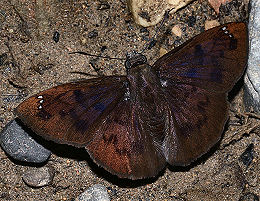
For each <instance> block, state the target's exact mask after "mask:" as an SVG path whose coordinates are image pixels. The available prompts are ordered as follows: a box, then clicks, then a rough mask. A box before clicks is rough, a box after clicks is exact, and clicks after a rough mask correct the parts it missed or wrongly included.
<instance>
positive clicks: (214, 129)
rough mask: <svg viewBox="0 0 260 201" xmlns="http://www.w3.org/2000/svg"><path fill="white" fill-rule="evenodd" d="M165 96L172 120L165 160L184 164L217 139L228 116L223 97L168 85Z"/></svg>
mask: <svg viewBox="0 0 260 201" xmlns="http://www.w3.org/2000/svg"><path fill="white" fill-rule="evenodd" d="M165 94H166V96H167V99H168V101H169V107H170V110H171V113H172V118H173V119H172V124H171V128H172V131H171V132H170V133H169V142H168V144H169V145H168V149H169V151H168V152H169V156H168V160H167V161H168V162H169V163H170V164H171V165H188V164H190V163H191V162H192V161H194V160H195V159H197V158H198V157H199V156H201V155H202V154H204V153H206V152H207V151H208V150H209V149H210V148H211V147H212V146H213V145H214V144H216V143H217V142H218V140H219V139H220V137H221V134H222V132H223V129H224V125H225V122H226V120H227V114H228V106H227V100H226V94H223V93H213V92H208V91H206V90H205V89H201V88H198V87H195V86H190V85H186V84H170V83H169V85H168V87H167V88H166V89H165Z"/></svg>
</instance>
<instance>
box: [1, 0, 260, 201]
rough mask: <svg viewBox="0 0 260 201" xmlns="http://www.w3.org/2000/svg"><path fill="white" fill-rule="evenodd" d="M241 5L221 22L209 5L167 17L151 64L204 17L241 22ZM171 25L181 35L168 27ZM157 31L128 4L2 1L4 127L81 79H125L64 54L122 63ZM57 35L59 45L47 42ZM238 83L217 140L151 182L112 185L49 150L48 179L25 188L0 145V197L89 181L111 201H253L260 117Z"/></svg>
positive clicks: (105, 64) (59, 150)
mask: <svg viewBox="0 0 260 201" xmlns="http://www.w3.org/2000/svg"><path fill="white" fill-rule="evenodd" d="M241 2H244V1H234V2H231V3H230V4H229V6H228V7H226V9H223V10H222V11H221V12H220V15H219V16H217V15H216V14H215V12H214V11H213V9H212V8H211V7H210V6H209V5H208V4H207V1H194V2H193V3H191V4H189V5H188V6H186V7H185V8H183V9H181V10H179V11H178V12H177V13H175V14H173V15H171V17H170V19H169V20H168V22H167V23H165V25H163V27H162V29H161V31H160V34H159V36H158V40H157V43H156V45H155V46H154V47H153V48H152V49H151V50H149V51H147V52H146V53H145V54H146V56H147V58H148V60H149V61H150V64H152V63H153V62H154V61H156V59H158V57H159V52H160V49H162V48H163V49H166V50H167V51H168V50H170V49H172V48H174V47H176V46H178V45H180V44H182V43H183V42H184V41H185V40H187V39H189V38H191V37H192V36H195V35H197V34H199V33H200V32H202V31H203V30H204V25H205V22H206V21H211V20H217V21H219V22H220V23H225V22H231V21H241V20H243V19H245V18H246V16H247V7H243V6H240V3H241ZM107 5H109V6H107ZM176 24H178V25H179V26H180V27H181V30H182V36H181V37H177V36H175V35H172V34H170V32H169V31H168V30H171V27H172V26H173V25H176ZM155 30H156V28H155V27H150V28H142V27H140V26H138V25H136V24H135V23H134V21H133V19H132V17H131V13H130V12H129V9H128V8H127V3H126V1H125V0H122V1H111V0H110V1H105V2H104V1H82V0H79V1H55V0H50V1H43V0H39V1H28V0H23V1H18V0H1V1H0V55H2V54H4V53H7V59H6V61H5V62H4V64H2V65H1V66H0V76H1V80H0V81H1V86H0V87H1V88H0V106H1V107H0V108H1V109H0V126H1V129H3V128H4V126H5V125H6V124H7V123H8V122H9V121H10V120H12V119H13V118H14V117H15V115H14V113H13V109H14V108H15V107H16V106H17V105H18V104H19V103H21V102H22V101H23V100H24V99H25V98H26V97H29V96H30V95H33V94H35V93H37V92H39V91H42V90H43V89H47V88H50V87H53V86H55V85H58V84H60V83H66V82H69V81H75V80H80V79H87V78H90V77H91V76H87V75H86V73H87V74H91V75H112V74H125V68H124V63H123V62H122V61H117V60H108V59H101V58H95V57H86V56H82V55H70V54H68V53H69V52H72V51H85V52H89V53H91V54H96V55H100V54H101V55H103V56H104V55H108V56H110V57H121V58H124V57H125V54H126V52H127V51H129V50H136V51H140V50H142V49H143V47H144V45H145V42H146V41H147V40H148V39H149V37H151V36H152V35H153V34H154V32H155ZM55 31H57V32H59V34H60V38H59V41H58V42H55V41H54V40H53V34H54V32H55ZM71 72H83V73H85V74H79V73H76V74H75V73H71ZM242 85H243V81H240V82H239V83H238V84H237V85H236V86H235V88H234V90H233V91H232V92H231V94H230V96H229V98H230V101H231V104H230V120H229V121H228V123H227V125H226V129H225V132H224V133H223V137H222V139H221V141H220V143H218V144H217V145H216V146H215V147H214V148H213V149H212V150H211V151H210V152H209V153H207V154H206V155H204V156H203V157H201V158H200V159H199V160H197V161H196V162H195V163H193V164H192V165H190V166H189V167H185V168H181V167H167V168H166V169H165V170H164V171H163V172H161V174H160V175H158V177H156V178H153V179H145V180H137V181H131V180H126V179H118V178H117V177H115V176H113V175H111V174H109V173H108V172H106V171H104V170H103V169H102V168H99V167H98V166H97V165H95V164H94V163H93V162H92V160H90V159H89V156H88V155H87V153H86V152H85V151H84V150H82V149H76V148H73V147H69V146H65V145H53V148H52V149H51V151H52V152H53V154H52V155H51V158H50V160H49V161H48V162H47V164H43V165H51V166H52V167H54V169H55V173H56V174H55V177H54V180H53V183H52V184H51V185H49V186H46V187H42V188H31V187H29V186H27V185H26V184H25V183H24V182H23V181H22V174H23V173H24V172H25V171H26V170H28V169H30V168H32V167H33V166H32V165H31V164H30V165H28V164H24V163H21V162H17V161H13V160H11V159H10V157H8V156H7V155H6V154H5V153H4V151H3V150H1V148H0V200H73V199H75V198H76V197H77V196H78V195H79V194H80V193H81V192H83V191H84V190H86V189H87V188H88V187H90V186H92V185H94V184H102V185H104V186H105V187H106V188H107V189H108V193H109V196H110V198H111V200H204V201H205V200H253V199H249V198H252V197H254V196H259V195H260V190H259V172H260V167H259V166H260V165H259V153H260V146H259V144H260V137H259V130H258V129H257V124H259V121H258V120H259V119H258V116H255V115H253V114H248V113H245V111H244V106H243V101H242V97H243V90H242ZM250 144H253V145H254V146H253V151H252V153H253V160H252V162H251V163H250V165H248V166H246V165H244V163H243V162H242V160H241V154H242V153H243V152H244V151H245V150H246V148H247V147H248V146H249V145H250ZM250 196H251V197H250ZM258 199H259V198H258Z"/></svg>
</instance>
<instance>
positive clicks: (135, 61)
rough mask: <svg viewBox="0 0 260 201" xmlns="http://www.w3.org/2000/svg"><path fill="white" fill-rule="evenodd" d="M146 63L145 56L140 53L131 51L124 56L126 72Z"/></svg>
mask: <svg viewBox="0 0 260 201" xmlns="http://www.w3.org/2000/svg"><path fill="white" fill-rule="evenodd" d="M146 63H147V59H146V56H144V55H142V54H140V53H137V52H135V51H133V52H130V53H127V54H126V62H125V67H126V69H127V70H129V69H131V68H134V67H136V66H139V65H142V64H146Z"/></svg>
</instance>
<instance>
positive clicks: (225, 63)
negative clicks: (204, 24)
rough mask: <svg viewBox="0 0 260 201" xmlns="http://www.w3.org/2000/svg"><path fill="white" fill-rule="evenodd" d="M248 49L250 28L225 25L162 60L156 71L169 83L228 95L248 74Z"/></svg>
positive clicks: (242, 24)
mask: <svg viewBox="0 0 260 201" xmlns="http://www.w3.org/2000/svg"><path fill="white" fill-rule="evenodd" d="M247 46H248V42H247V28H246V24H245V23H230V24H225V25H221V26H218V27H215V28H212V29H210V30H208V31H205V32H203V33H201V34H199V35H198V36H195V37H194V38H192V39H190V40H189V41H187V42H186V43H184V44H183V45H181V46H180V47H178V48H176V49H174V50H172V51H170V52H169V53H167V54H166V55H164V56H162V57H161V58H160V59H159V60H157V61H156V62H155V64H154V65H153V67H154V68H155V69H156V71H157V72H158V75H159V77H160V78H161V79H163V80H166V82H167V80H172V81H174V82H176V83H186V84H190V85H193V86H198V87H200V88H204V89H206V90H208V91H214V92H228V91H229V90H231V89H232V87H233V85H234V84H235V82H236V81H237V80H238V79H239V78H240V77H241V75H242V74H243V72H244V69H245V66H246V63H247ZM166 84H167V83H166Z"/></svg>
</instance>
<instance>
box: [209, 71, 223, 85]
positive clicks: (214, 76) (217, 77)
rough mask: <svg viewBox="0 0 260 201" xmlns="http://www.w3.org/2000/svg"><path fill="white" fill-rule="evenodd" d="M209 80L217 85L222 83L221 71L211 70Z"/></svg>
mask: <svg viewBox="0 0 260 201" xmlns="http://www.w3.org/2000/svg"><path fill="white" fill-rule="evenodd" d="M210 80H211V81H213V82H217V83H222V81H223V80H222V70H221V69H220V68H213V69H212V70H211V73H210Z"/></svg>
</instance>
